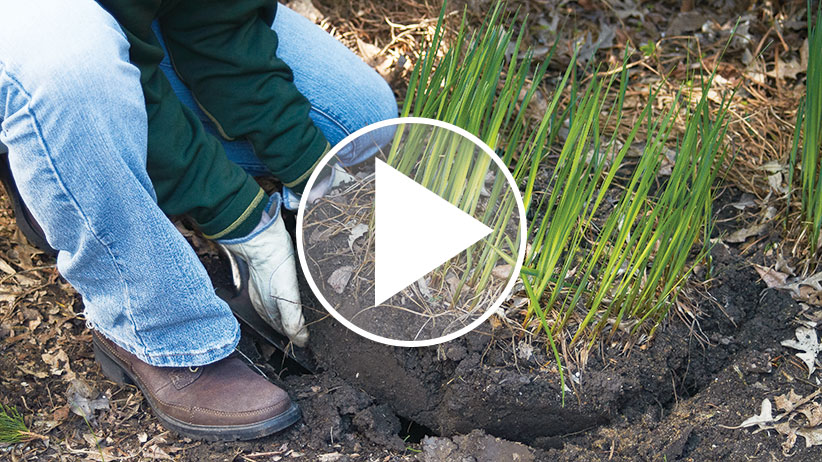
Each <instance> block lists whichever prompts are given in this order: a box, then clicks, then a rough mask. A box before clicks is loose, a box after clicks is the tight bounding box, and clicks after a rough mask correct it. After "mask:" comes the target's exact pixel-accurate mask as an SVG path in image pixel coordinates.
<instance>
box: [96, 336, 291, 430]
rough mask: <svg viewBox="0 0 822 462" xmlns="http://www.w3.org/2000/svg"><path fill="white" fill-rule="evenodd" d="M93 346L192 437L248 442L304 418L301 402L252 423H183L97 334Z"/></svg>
mask: <svg viewBox="0 0 822 462" xmlns="http://www.w3.org/2000/svg"><path fill="white" fill-rule="evenodd" d="M92 348H93V349H94V359H95V360H96V361H97V363H99V364H100V368H101V369H102V371H103V374H104V375H105V376H106V377H108V378H109V379H110V380H112V381H113V382H115V383H117V384H119V385H135V386H136V387H137V388H139V389H140V391H141V392H143V396H144V397H145V399H146V400H147V401H148V404H149V406H150V407H151V410H152V411H154V415H155V416H157V419H159V420H160V422H162V424H163V426H165V427H166V428H168V429H170V430H173V431H174V432H176V433H179V434H180V435H182V436H187V437H189V438H192V439H197V440H205V441H237V440H241V441H245V440H253V439H257V438H261V437H263V436H268V435H271V434H272V433H276V432H279V431H282V430H285V429H286V428H288V427H290V426H292V425H294V424H295V423H297V421H299V420H300V417H301V413H300V407H299V406H297V403H291V407H289V408H288V410H287V411H285V412H283V413H282V414H280V415H278V416H276V417H272V418H270V419H268V420H264V421H262V422H257V423H254V424H249V425H229V426H226V425H220V426H215V425H194V424H190V423H186V422H183V421H181V420H179V419H176V418H174V417H172V416H169V415H167V414H165V413H163V412H161V411H159V410H158V406H157V405H156V403H155V401H154V399H153V398H152V397H151V395H150V394H149V393H147V392H146V389H145V387H144V386H143V384H142V383H141V382H140V380H139V379H137V378H136V377H134V376H132V375H131V374H130V373H129V372H128V369H127V366H125V365H124V364H122V363H121V362H120V361H119V360H118V359H117V358H114V357H112V356H111V355H109V354H108V353H107V352H106V347H105V346H103V345H100V343H99V341H98V340H97V337H96V336H95V337H93V340H92Z"/></svg>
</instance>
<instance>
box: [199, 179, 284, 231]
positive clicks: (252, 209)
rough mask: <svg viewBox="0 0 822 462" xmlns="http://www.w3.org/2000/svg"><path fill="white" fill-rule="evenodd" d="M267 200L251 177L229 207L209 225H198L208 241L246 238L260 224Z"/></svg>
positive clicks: (263, 192)
mask: <svg viewBox="0 0 822 462" xmlns="http://www.w3.org/2000/svg"><path fill="white" fill-rule="evenodd" d="M266 199H267V197H266V194H265V191H263V188H261V187H260V185H258V184H257V182H256V181H254V179H252V178H251V177H250V176H249V177H248V178H247V180H246V183H245V184H244V185H243V187H242V189H240V191H239V192H238V193H237V194H236V195H235V197H234V198H233V199H232V200H231V202H230V203H229V205H227V206H226V207H224V208H223V210H221V211H220V212H219V213H218V214H217V216H215V217H214V218H213V219H211V220H209V221H208V222H207V223H198V226H199V227H200V231H202V233H203V235H204V236H205V237H206V238H208V239H219V238H224V237H228V236H234V237H239V236H244V235H246V234H248V233H250V232H251V230H253V229H254V227H255V226H257V223H259V222H260V217H261V216H262V212H263V208H264V207H265V204H266V202H268V201H267V200H266Z"/></svg>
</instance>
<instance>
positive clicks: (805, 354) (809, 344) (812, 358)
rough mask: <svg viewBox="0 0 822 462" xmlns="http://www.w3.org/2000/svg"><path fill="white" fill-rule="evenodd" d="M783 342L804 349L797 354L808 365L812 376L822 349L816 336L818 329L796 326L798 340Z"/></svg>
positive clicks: (791, 346)
mask: <svg viewBox="0 0 822 462" xmlns="http://www.w3.org/2000/svg"><path fill="white" fill-rule="evenodd" d="M781 344H782V346H786V347H788V348H793V349H795V350H801V351H802V353H796V356H797V357H798V358H799V359H801V360H802V361H803V362H804V363H805V364H806V365H807V366H808V377H810V376H811V374H813V371H815V370H816V356H817V355H819V352H820V351H822V345H820V344H819V341H818V340H817V337H816V329H813V328H810V327H805V326H799V327H797V328H796V340H794V339H789V340H783V341H782V342H781Z"/></svg>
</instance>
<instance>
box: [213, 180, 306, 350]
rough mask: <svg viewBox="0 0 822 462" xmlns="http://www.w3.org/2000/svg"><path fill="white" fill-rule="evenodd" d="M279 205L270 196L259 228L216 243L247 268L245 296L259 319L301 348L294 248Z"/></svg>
mask: <svg viewBox="0 0 822 462" xmlns="http://www.w3.org/2000/svg"><path fill="white" fill-rule="evenodd" d="M280 202H281V200H280V195H279V194H274V195H272V196H271V200H270V201H269V202H268V205H267V206H266V209H265V211H264V212H263V218H262V220H261V222H260V224H259V225H258V226H257V227H256V228H255V229H254V230H253V231H252V232H251V234H249V235H248V236H246V237H242V238H237V239H221V240H218V241H217V242H218V243H219V244H220V245H221V246H222V247H223V248H224V249H225V250H226V251H227V252H228V253H229V254H230V255H231V256H232V257H234V258H236V259H238V260H240V261H241V262H243V263H245V265H247V266H248V293H249V297H250V298H251V304H252V305H254V309H255V310H256V311H257V313H258V314H259V315H260V317H262V318H263V320H265V321H266V322H267V323H268V324H270V325H271V326H272V327H273V328H274V329H276V330H277V331H278V332H280V333H281V334H284V335H286V336H288V338H289V339H291V341H292V342H293V343H294V344H295V345H297V346H300V347H303V346H305V345H306V343H308V329H306V327H305V318H304V317H303V312H302V306H301V305H300V289H299V285H298V282H297V267H296V262H295V259H294V246H293V244H292V243H291V236H290V235H289V234H288V231H286V230H285V224H284V223H283V219H282V217H281V216H280ZM235 282H236V281H235Z"/></svg>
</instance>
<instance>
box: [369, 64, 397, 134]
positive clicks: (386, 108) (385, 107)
mask: <svg viewBox="0 0 822 462" xmlns="http://www.w3.org/2000/svg"><path fill="white" fill-rule="evenodd" d="M373 72H374V75H373V78H374V83H373V84H372V85H370V86H369V91H370V92H371V98H372V102H373V105H374V110H373V112H372V114H371V115H370V118H371V119H372V120H369V121H368V123H369V124H372V123H374V122H379V121H382V120H386V119H393V118H394V117H397V98H396V97H395V96H394V91H393V90H392V89H391V86H390V85H388V82H386V81H385V79H383V78H382V76H381V75H379V74H378V73H377V72H376V71H373Z"/></svg>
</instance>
